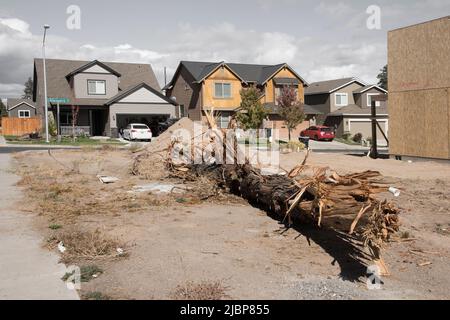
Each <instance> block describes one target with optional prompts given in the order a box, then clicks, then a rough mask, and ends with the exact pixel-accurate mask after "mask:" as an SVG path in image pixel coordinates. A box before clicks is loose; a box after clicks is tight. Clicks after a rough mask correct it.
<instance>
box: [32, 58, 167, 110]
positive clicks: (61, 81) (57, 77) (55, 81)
mask: <svg viewBox="0 0 450 320" xmlns="http://www.w3.org/2000/svg"><path fill="white" fill-rule="evenodd" d="M89 63H90V62H89V61H77V60H59V59H46V66H47V92H48V96H49V97H58V98H59V97H61V98H62V97H64V98H69V99H70V103H71V104H80V105H87V106H89V105H103V104H104V103H106V102H107V101H108V100H109V99H76V98H75V97H74V95H73V90H72V89H71V87H70V84H69V81H68V80H67V78H66V76H67V75H68V74H70V73H71V72H73V71H75V70H77V69H80V68H81V67H83V66H85V65H87V64H89ZM102 63H103V64H104V65H106V66H108V67H109V68H111V69H113V70H115V71H116V72H117V73H119V74H121V77H120V78H119V79H120V84H119V89H120V91H119V92H124V91H126V90H128V89H129V88H132V87H134V86H137V85H138V84H140V83H146V84H148V85H149V86H150V87H152V88H154V89H155V90H157V91H159V92H161V88H160V86H159V84H158V81H157V80H156V76H155V74H154V73H153V69H152V67H151V66H150V65H149V64H137V63H119V62H102ZM34 66H35V70H36V76H37V78H38V81H39V82H40V83H42V82H43V78H44V76H43V63H42V59H34Z"/></svg>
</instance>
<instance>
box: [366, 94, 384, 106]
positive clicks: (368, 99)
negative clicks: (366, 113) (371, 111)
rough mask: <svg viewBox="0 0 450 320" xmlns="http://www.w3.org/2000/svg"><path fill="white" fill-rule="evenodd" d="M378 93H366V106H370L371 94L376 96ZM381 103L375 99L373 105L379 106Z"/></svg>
mask: <svg viewBox="0 0 450 320" xmlns="http://www.w3.org/2000/svg"><path fill="white" fill-rule="evenodd" d="M378 95H379V94H378V93H368V94H367V106H368V107H371V106H372V96H378ZM380 105H381V103H380V101H376V102H375V106H376V107H379V106H380Z"/></svg>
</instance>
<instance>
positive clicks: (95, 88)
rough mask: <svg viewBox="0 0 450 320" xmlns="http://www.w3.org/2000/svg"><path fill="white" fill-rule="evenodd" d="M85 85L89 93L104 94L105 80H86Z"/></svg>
mask: <svg viewBox="0 0 450 320" xmlns="http://www.w3.org/2000/svg"><path fill="white" fill-rule="evenodd" d="M87 85H88V94H89V95H105V94H106V80H88V82H87Z"/></svg>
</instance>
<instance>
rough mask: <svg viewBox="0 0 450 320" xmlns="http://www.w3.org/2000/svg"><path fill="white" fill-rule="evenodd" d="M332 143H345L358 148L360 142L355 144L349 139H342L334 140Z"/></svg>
mask: <svg viewBox="0 0 450 320" xmlns="http://www.w3.org/2000/svg"><path fill="white" fill-rule="evenodd" d="M334 141H337V142H340V143H345V144H348V145H351V146H360V145H361V142H359V143H358V142H355V141H353V140H350V139H344V138H334Z"/></svg>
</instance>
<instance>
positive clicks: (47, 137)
mask: <svg viewBox="0 0 450 320" xmlns="http://www.w3.org/2000/svg"><path fill="white" fill-rule="evenodd" d="M49 28H50V26H49V25H48V24H46V25H44V38H43V40H42V58H43V59H42V61H43V65H44V106H45V109H44V117H45V142H46V143H50V138H49V134H48V101H47V100H48V97H47V70H46V66H45V37H46V35H47V29H49Z"/></svg>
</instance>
